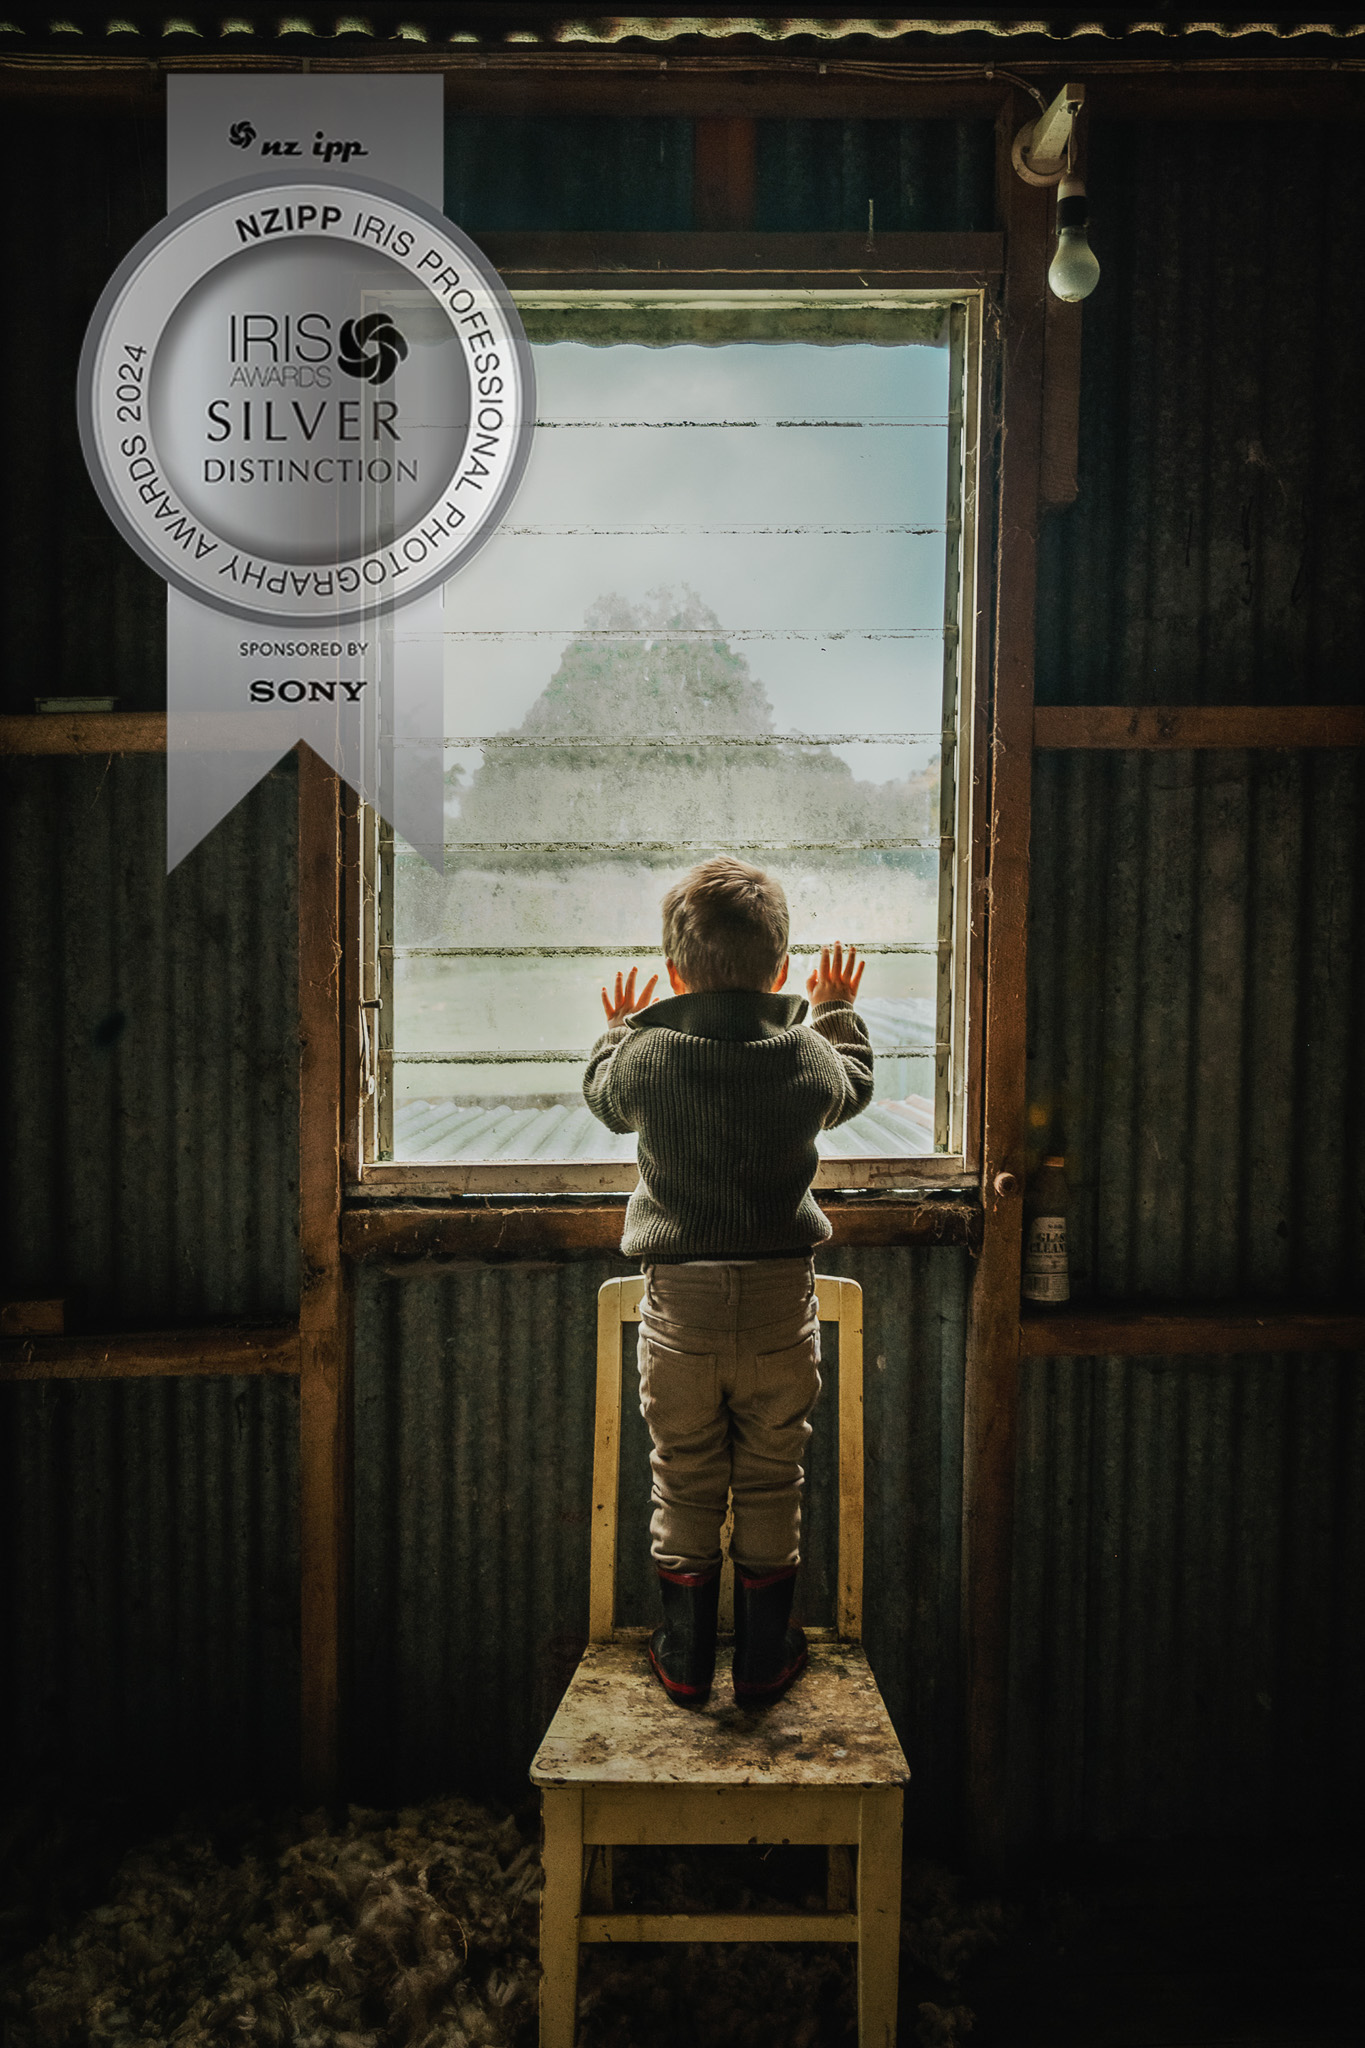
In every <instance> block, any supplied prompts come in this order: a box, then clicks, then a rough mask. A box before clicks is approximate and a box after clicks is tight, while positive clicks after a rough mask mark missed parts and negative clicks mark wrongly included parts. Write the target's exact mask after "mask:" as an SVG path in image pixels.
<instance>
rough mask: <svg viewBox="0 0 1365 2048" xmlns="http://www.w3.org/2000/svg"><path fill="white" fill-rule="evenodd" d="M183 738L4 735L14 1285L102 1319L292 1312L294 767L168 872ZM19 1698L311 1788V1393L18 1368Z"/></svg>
mask: <svg viewBox="0 0 1365 2048" xmlns="http://www.w3.org/2000/svg"><path fill="white" fill-rule="evenodd" d="M165 780H166V771H165V765H164V763H163V762H162V761H161V760H159V759H157V758H155V757H153V756H151V755H129V756H124V757H121V758H116V759H113V760H107V761H106V760H96V759H85V760H82V759H72V758H66V759H46V760H7V761H5V762H3V763H0V905H3V909H2V910H0V927H3V944H4V958H5V962H6V973H5V976H4V978H3V983H2V984H0V1072H2V1073H3V1097H4V1130H5V1144H4V1148H3V1154H2V1155H0V1187H3V1202H2V1203H0V1213H2V1216H3V1221H2V1223H0V1241H2V1242H3V1244H4V1272H3V1291H4V1293H5V1294H6V1295H7V1296H13V1295H17V1296H19V1297H21V1298H23V1297H29V1296H40V1297H46V1296H60V1297H62V1298H63V1299H64V1300H65V1302H66V1305H67V1326H68V1328H74V1329H82V1328H84V1329H93V1330H99V1331H108V1330H116V1329H120V1328H135V1329H146V1328H154V1327H157V1326H165V1325H174V1324H180V1325H192V1324H195V1323H200V1322H209V1321H217V1320H225V1321H232V1320H244V1321H262V1320H271V1319H276V1318H278V1319H284V1318H287V1317H289V1316H290V1315H292V1314H294V1313H296V1309H297V1295H298V1280H297V1244H296V1217H297V1205H298V1193H297V1187H298V1165H297V1152H298V1049H297V1047H298V1039H297V1009H298V1004H297V986H296V943H295V936H294V934H295V928H296V923H297V912H296V908H295V885H294V844H295V834H296V808H297V804H296V798H297V776H296V774H295V772H294V763H293V760H292V758H291V759H290V760H288V761H286V762H284V763H282V764H281V766H280V768H279V769H277V770H276V771H275V772H274V773H272V774H271V775H269V776H267V777H266V779H265V780H264V781H263V782H262V783H260V784H259V785H258V786H257V788H256V789H255V790H254V791H253V792H252V793H251V795H250V796H249V797H248V798H247V800H246V801H245V803H243V804H242V805H241V806H240V807H239V808H238V809H237V810H235V811H234V812H233V813H232V814H231V815H230V816H229V817H228V818H227V819H225V820H224V822H223V823H222V824H221V825H220V826H219V827H218V828H217V829H216V830H215V831H214V832H213V833H211V834H210V836H209V837H208V839H206V840H205V841H204V843H203V844H202V845H201V846H200V847H198V848H197V849H196V851H195V852H194V853H193V854H192V855H191V856H190V858H189V859H188V860H186V861H185V862H184V863H183V865H182V866H181V867H180V868H178V869H177V870H176V872H175V874H173V875H171V876H169V877H167V875H166V874H165V872H164V870H165V830H166V822H165ZM0 1411H3V1413H2V1416H0V1520H3V1524H4V1555H5V1558H6V1565H5V1570H4V1572H3V1573H0V1588H2V1589H3V1590H2V1591H0V1616H2V1617H3V1618H2V1619H0V1630H3V1636H2V1637H0V1639H2V1640H3V1641H4V1643H5V1646H6V1648H5V1653H4V1662H5V1666H6V1669H7V1671H8V1673H9V1674H10V1680H9V1683H7V1685H6V1686H5V1687H4V1688H3V1692H4V1705H3V1708H0V1717H2V1718H3V1720H4V1721H5V1723H7V1727H6V1737H5V1745H4V1751H3V1754H4V1757H5V1763H6V1767H7V1769H8V1771H9V1772H10V1773H12V1774H13V1777H14V1779H15V1780H16V1782H18V1783H19V1784H24V1783H26V1782H28V1781H29V1779H30V1778H31V1777H32V1775H33V1774H34V1773H35V1772H38V1773H42V1772H45V1771H52V1772H54V1773H56V1774H57V1775H66V1776H68V1777H69V1776H78V1775H82V1774H86V1773H89V1774H91V1775H93V1776H96V1777H98V1776H100V1775H105V1776H108V1775H114V1776H117V1777H119V1778H120V1779H121V1780H122V1781H124V1782H125V1783H128V1782H137V1781H138V1780H139V1779H142V1780H145V1781H147V1782H150V1783H154V1784H158V1785H160V1786H162V1787H166V1786H171V1787H175V1788H178V1789H181V1790H183V1789H185V1788H187V1787H189V1786H192V1785H196V1784H198V1785H204V1786H240V1787H243V1788H247V1787H251V1786H257V1785H259V1786H264V1787H275V1788H284V1787H286V1786H288V1784H289V1783H290V1781H291V1778H292V1774H293V1771H294V1767H295V1757H296V1754H297V1725H298V1714H297V1699H298V1672H299V1664H298V1599H299V1566H298V1473H297V1466H298V1398H297V1389H296V1387H295V1386H294V1385H293V1384H292V1383H291V1382H282V1381H278V1380H261V1379H241V1380H229V1379H221V1380H219V1379H215V1380H153V1381H137V1382H127V1383H123V1384H77V1383H72V1382H65V1383H49V1384H30V1385H19V1386H10V1387H6V1388H4V1389H0Z"/></svg>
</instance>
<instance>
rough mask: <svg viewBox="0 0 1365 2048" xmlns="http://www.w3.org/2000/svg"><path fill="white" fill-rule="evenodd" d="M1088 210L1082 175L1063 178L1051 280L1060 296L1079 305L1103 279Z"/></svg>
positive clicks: (1059, 192) (1058, 197) (1058, 296)
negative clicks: (1090, 234) (1090, 238)
mask: <svg viewBox="0 0 1365 2048" xmlns="http://www.w3.org/2000/svg"><path fill="white" fill-rule="evenodd" d="M1087 218H1088V209H1087V207H1086V201H1085V186H1084V184H1083V183H1082V182H1081V180H1080V179H1079V178H1070V177H1068V178H1063V179H1062V182H1061V184H1060V185H1059V186H1058V187H1057V253H1056V255H1055V256H1054V257H1053V259H1052V262H1051V263H1050V264H1049V266H1048V273H1047V281H1048V283H1049V285H1050V286H1051V287H1052V291H1053V294H1054V296H1055V297H1056V298H1059V299H1065V300H1066V302H1067V304H1068V305H1072V306H1074V305H1076V304H1077V303H1078V302H1079V301H1080V300H1081V299H1088V298H1089V297H1090V294H1091V292H1093V291H1094V289H1095V286H1096V285H1097V284H1098V283H1099V281H1100V266H1099V263H1098V261H1097V260H1096V257H1095V252H1094V250H1093V249H1092V248H1091V246H1090V244H1089V242H1088V241H1087V239H1086V232H1085V229H1086V220H1087Z"/></svg>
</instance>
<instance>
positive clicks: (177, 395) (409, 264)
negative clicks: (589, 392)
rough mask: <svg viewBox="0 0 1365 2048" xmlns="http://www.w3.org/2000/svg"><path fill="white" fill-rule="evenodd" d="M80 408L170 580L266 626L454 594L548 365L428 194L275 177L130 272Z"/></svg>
mask: <svg viewBox="0 0 1365 2048" xmlns="http://www.w3.org/2000/svg"><path fill="white" fill-rule="evenodd" d="M79 414H80V428H81V442H82V447H83V449H84V453H85V459H86V463H87V465H88V467H89V470H90V474H91V477H92V478H93V480H94V484H95V488H96V490H97V491H98V493H99V495H100V498H101V500H102V502H103V504H104V506H105V508H106V510H107V511H108V513H109V515H110V517H111V518H112V520H113V521H114V523H115V525H116V526H117V527H118V529H119V531H120V532H121V533H122V534H123V536H124V538H125V539H126V540H127V541H128V542H129V544H130V545H131V546H132V547H133V548H135V549H136V551H137V552H138V554H139V555H141V556H142V558H143V560H144V561H146V562H148V563H150V565H151V566H152V568H154V569H155V570H156V571H157V573H158V575H160V576H162V577H164V578H165V579H166V581H167V582H168V583H169V584H172V585H173V586H175V587H176V588H177V589H178V590H180V591H182V592H183V593H185V594H186V595H187V596H189V597H192V598H194V599H195V600H197V601H198V602H199V603H200V604H205V605H209V606H212V607H213V608H214V609H216V610H217V611H220V612H226V613H230V614H232V615H234V616H235V617H238V618H241V619H249V620H251V621H253V622H255V623H256V624H258V625H260V624H269V625H274V626H277V627H282V626H286V625H287V626H292V627H296V628H298V627H302V628H307V627H309V626H313V625H317V626H341V625H345V624H347V623H348V622H354V621H359V620H361V619H371V618H374V617H375V616H377V615H382V614H383V613H385V612H390V611H393V610H394V609H395V608H397V607H399V606H402V605H405V604H407V603H409V602H410V601H411V600H413V599H415V598H418V597H421V596H422V595H423V594H424V593H426V592H428V591H432V590H434V589H436V588H437V587H438V586H440V585H441V584H443V583H444V582H445V581H446V580H447V579H448V578H449V577H450V576H451V575H452V574H453V573H454V571H455V570H457V569H458V568H459V567H460V565H461V564H462V563H464V562H466V561H468V559H469V558H470V556H471V555H473V554H474V553H475V551H476V550H477V549H478V548H479V547H480V546H481V545H482V544H483V543H484V542H485V541H486V540H487V539H488V538H489V537H490V536H491V535H492V533H493V532H494V531H495V530H496V527H497V524H498V520H499V518H500V517H501V515H502V513H503V512H504V510H505V509H506V508H507V506H508V505H509V504H510V501H511V498H512V495H513V493H514V492H515V490H516V488H517V485H518V482H519V481H520V478H521V474H522V471H523V469H524V468H525V465H526V460H527V456H528V455H529V452H530V440H531V432H532V427H533V423H534V417H535V396H534V374H533V370H532V364H531V352H530V349H529V347H528V345H527V342H526V337H525V334H524V332H523V330H522V326H521V322H520V320H519V318H518V315H517V311H516V308H515V306H514V305H513V303H512V300H511V298H510V296H509V295H508V293H507V291H506V289H505V288H504V286H503V284H502V282H501V280H500V279H499V277H498V276H497V273H496V272H495V271H494V270H493V268H492V266H491V264H490V263H489V262H488V259H487V258H486V257H485V256H484V255H483V254H482V252H481V251H480V250H479V249H478V248H477V247H476V246H475V244H474V243H473V242H471V241H470V240H469V238H468V237H467V236H466V235H464V234H462V233H461V231H460V230H459V229H458V228H456V227H454V226H453V225H452V224H451V222H450V221H448V220H447V219H446V218H445V217H444V216H443V215H442V214H440V213H438V212H437V211H436V210H435V209H434V208H433V207H430V206H428V205H426V204H425V203H424V202H423V201H421V200H419V199H416V198H414V197H413V196H412V195H411V194H409V193H405V192H402V191H399V190H398V189H397V188H396V187H392V186H388V185H382V184H378V183H374V182H370V181H368V180H364V179H360V178H354V177H351V176H349V175H345V174H342V173H337V172H328V173H326V174H325V175H324V176H323V177H321V178H319V179H317V180H316V181H311V180H307V179H292V178H291V179H281V178H279V177H257V178H247V179H242V180H240V181H237V182H235V183H232V184H228V185H220V186H217V187H215V188H214V189H213V190H212V191H210V192H208V193H206V194H205V195H204V196H203V197H202V199H198V200H195V201H192V202H191V203H190V204H189V205H187V206H183V207H180V208H178V209H177V210H176V211H175V212H173V213H171V214H169V215H167V217H166V219H165V220H163V221H161V222H160V223H159V224H158V225H157V226H156V227H155V228H154V229H153V230H152V231H151V233H149V234H148V235H146V236H144V237H143V239H142V241H141V242H139V243H138V245H137V247H136V248H135V249H133V250H132V252H131V253H130V254H129V255H128V257H127V258H126V259H125V261H124V262H123V263H122V264H121V265H120V267H119V269H118V270H117V272H116V273H115V275H114V276H113V278H112V279H111V280H110V282H109V284H108V286H107V287H106V289H105V291H104V293H103V295H102V297H101V299H100V301H99V304H98V306H97V307H96V309H95V313H94V316H93V318H92V320H91V323H90V327H89V331H88V333H87V336H86V340H85V346H84V349H83V352H82V356H81V368H80V382H79Z"/></svg>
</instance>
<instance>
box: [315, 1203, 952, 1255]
mask: <svg viewBox="0 0 1365 2048" xmlns="http://www.w3.org/2000/svg"><path fill="white" fill-rule="evenodd" d="M822 1206H823V1207H824V1210H825V1214H826V1215H827V1216H828V1218H829V1220H830V1224H831V1225H832V1227H833V1233H834V1234H833V1238H832V1240H831V1242H832V1243H833V1244H835V1245H868V1246H871V1245H910V1244H922V1245H935V1244H967V1245H975V1244H978V1243H979V1242H980V1236H981V1207H980V1204H979V1203H978V1202H976V1201H974V1200H966V1201H964V1200H955V1199H950V1198H930V1199H926V1200H924V1201H922V1202H912V1201H877V1200H868V1201H861V1202H860V1201H856V1200H854V1201H845V1202H835V1201H830V1202H827V1203H825V1204H823V1205H822ZM625 1211H626V1205H625V1200H624V1198H622V1199H621V1200H620V1201H617V1202H602V1203H596V1202H593V1203H588V1202H582V1203H576V1202H573V1201H571V1200H561V1201H557V1202H554V1201H552V1202H546V1203H525V1204H518V1205H515V1206H513V1205H508V1206H505V1207H490V1206H485V1205H483V1204H481V1203H480V1204H470V1205H469V1206H468V1207H466V1206H465V1205H464V1204H462V1203H453V1202H446V1203H438V1202H433V1203H431V1204H430V1205H423V1204H419V1203H411V1202H403V1203H397V1202H395V1203H384V1204H382V1205H381V1204H376V1205H375V1206H374V1207H373V1208H370V1207H365V1206H353V1207H350V1208H348V1209H347V1210H346V1211H345V1212H344V1214H343V1216H342V1219H341V1248H342V1250H343V1252H345V1254H346V1256H347V1257H348V1258H351V1259H509V1260H515V1259H527V1258H538V1257H539V1258H543V1257H545V1256H547V1255H549V1256H551V1257H553V1256H554V1255H556V1254H572V1253H575V1252H577V1253H589V1252H614V1251H618V1250H619V1249H620V1244H621V1229H622V1225H623V1223H624V1221H625ZM817 1256H818V1250H817Z"/></svg>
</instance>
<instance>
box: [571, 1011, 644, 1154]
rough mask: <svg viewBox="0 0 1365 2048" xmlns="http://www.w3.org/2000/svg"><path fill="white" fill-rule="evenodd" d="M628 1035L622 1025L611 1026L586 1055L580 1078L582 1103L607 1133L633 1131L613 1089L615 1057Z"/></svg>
mask: <svg viewBox="0 0 1365 2048" xmlns="http://www.w3.org/2000/svg"><path fill="white" fill-rule="evenodd" d="M630 1035H631V1034H630V1031H629V1029H628V1027H627V1026H626V1025H624V1024H613V1025H612V1027H611V1029H610V1030H609V1031H604V1032H603V1033H602V1036H601V1037H600V1038H599V1039H598V1041H597V1043H596V1045H595V1046H594V1047H593V1049H592V1051H591V1052H590V1053H589V1054H588V1066H587V1072H586V1073H585V1074H584V1076H583V1100H584V1101H585V1102H586V1103H587V1105H588V1108H589V1109H590V1110H591V1111H592V1113H593V1115H594V1116H595V1117H596V1118H597V1120H598V1122H599V1123H604V1124H605V1125H606V1127H607V1129H608V1130H609V1131H633V1130H634V1129H635V1125H634V1124H633V1123H632V1122H631V1120H630V1118H629V1117H628V1116H627V1114H626V1112H625V1111H624V1109H622V1107H621V1105H620V1101H619V1097H618V1092H617V1090H616V1088H615V1087H614V1085H613V1083H614V1082H615V1080H616V1065H617V1058H618V1055H619V1053H620V1051H621V1048H622V1047H623V1046H624V1045H625V1043H626V1041H627V1039H628V1038H629V1037H630Z"/></svg>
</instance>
